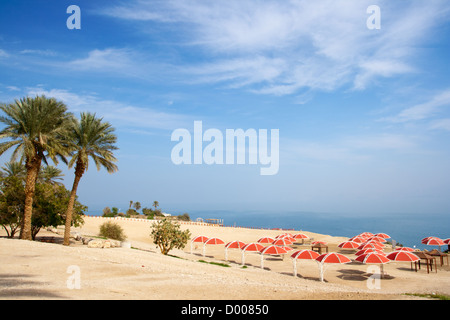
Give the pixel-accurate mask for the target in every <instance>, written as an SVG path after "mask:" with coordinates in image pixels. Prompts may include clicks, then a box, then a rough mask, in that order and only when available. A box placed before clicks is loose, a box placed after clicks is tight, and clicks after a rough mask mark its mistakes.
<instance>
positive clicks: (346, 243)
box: [338, 241, 359, 249]
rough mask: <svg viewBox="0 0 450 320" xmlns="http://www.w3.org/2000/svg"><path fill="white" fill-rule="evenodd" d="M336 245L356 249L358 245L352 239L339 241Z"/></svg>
mask: <svg viewBox="0 0 450 320" xmlns="http://www.w3.org/2000/svg"><path fill="white" fill-rule="evenodd" d="M338 247H339V248H341V249H356V248H358V247H359V243H358V242H354V241H344V242H341V243H339V244H338Z"/></svg>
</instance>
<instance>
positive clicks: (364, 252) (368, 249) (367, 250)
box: [355, 248, 384, 256]
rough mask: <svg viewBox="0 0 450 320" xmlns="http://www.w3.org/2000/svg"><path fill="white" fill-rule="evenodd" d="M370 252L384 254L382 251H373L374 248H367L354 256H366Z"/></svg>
mask: <svg viewBox="0 0 450 320" xmlns="http://www.w3.org/2000/svg"><path fill="white" fill-rule="evenodd" d="M371 252H376V253H381V254H384V252H383V251H381V250H379V249H375V248H367V249H361V250H359V251H358V252H356V253H355V255H356V256H360V255H362V254H366V253H371Z"/></svg>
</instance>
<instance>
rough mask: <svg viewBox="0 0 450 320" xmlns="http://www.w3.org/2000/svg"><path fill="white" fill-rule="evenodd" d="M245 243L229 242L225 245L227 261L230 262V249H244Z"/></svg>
mask: <svg viewBox="0 0 450 320" xmlns="http://www.w3.org/2000/svg"><path fill="white" fill-rule="evenodd" d="M244 246H245V243H244V242H242V241H239V240H235V241H231V242H228V243H227V244H226V245H225V261H228V249H242V248H243V247H244Z"/></svg>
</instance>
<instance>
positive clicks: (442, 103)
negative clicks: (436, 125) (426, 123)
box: [380, 89, 450, 123]
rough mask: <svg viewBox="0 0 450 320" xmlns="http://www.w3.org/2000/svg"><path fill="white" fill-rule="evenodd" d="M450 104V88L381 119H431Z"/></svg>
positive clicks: (399, 120) (409, 120)
mask: <svg viewBox="0 0 450 320" xmlns="http://www.w3.org/2000/svg"><path fill="white" fill-rule="evenodd" d="M446 106H450V89H446V90H444V91H442V92H439V93H438V94H436V95H434V96H433V97H432V98H431V99H429V100H428V101H427V102H424V103H421V104H417V105H414V106H412V107H409V108H406V109H403V110H402V111H401V112H400V113H398V114H397V115H395V116H391V117H385V118H382V119H380V120H381V121H387V122H393V123H406V122H412V121H420V120H424V119H429V118H431V117H433V116H436V115H437V114H439V113H440V112H442V111H443V110H442V107H446Z"/></svg>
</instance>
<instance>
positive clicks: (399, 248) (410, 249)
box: [395, 247, 414, 252]
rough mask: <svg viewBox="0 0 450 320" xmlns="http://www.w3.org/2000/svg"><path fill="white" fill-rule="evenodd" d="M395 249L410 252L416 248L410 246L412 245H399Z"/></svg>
mask: <svg viewBox="0 0 450 320" xmlns="http://www.w3.org/2000/svg"><path fill="white" fill-rule="evenodd" d="M395 251H408V252H413V251H414V249H413V248H410V247H398V248H395Z"/></svg>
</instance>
